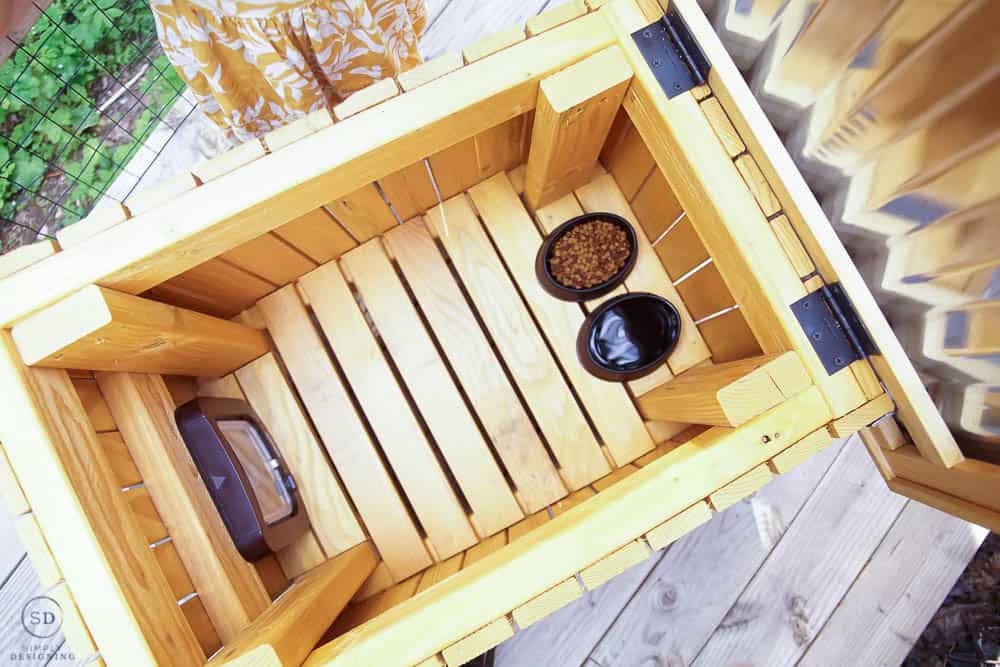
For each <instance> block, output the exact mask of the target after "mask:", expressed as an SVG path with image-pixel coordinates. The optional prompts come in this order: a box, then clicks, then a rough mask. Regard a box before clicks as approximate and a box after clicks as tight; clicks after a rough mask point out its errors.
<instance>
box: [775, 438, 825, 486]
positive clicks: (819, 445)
mask: <svg viewBox="0 0 1000 667" xmlns="http://www.w3.org/2000/svg"><path fill="white" fill-rule="evenodd" d="M831 444H833V438H832V437H831V436H830V433H829V431H827V430H825V429H820V430H819V431H816V432H815V433H810V434H809V435H807V436H806V437H804V438H802V440H800V441H798V442H796V443H795V444H794V445H792V446H791V447H789V448H788V449H786V450H785V451H783V452H781V453H780V454H778V455H777V456H775V457H774V458H773V459H771V467H772V468H774V471H775V472H776V473H778V474H779V475H783V474H785V473H786V472H789V471H791V470H792V469H794V468H796V467H797V466H799V465H801V464H803V463H805V462H806V461H807V460H809V459H811V458H812V457H813V456H816V455H817V454H819V453H820V452H821V451H823V450H824V449H826V448H827V447H829V446H830V445H831Z"/></svg>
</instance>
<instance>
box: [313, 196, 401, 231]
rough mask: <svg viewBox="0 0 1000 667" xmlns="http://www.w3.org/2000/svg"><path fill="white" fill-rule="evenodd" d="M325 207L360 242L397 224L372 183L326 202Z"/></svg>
mask: <svg viewBox="0 0 1000 667" xmlns="http://www.w3.org/2000/svg"><path fill="white" fill-rule="evenodd" d="M326 209H327V210H328V211H330V213H332V214H333V215H334V217H336V218H337V220H338V221H339V222H340V223H341V224H342V225H344V227H346V228H347V229H348V230H349V231H350V232H351V235H352V236H354V238H356V239H357V240H358V241H359V242H362V243H363V242H364V241H367V240H368V239H370V238H372V237H373V236H378V235H379V234H381V233H383V232H385V231H388V230H389V229H392V228H393V227H394V226H396V224H398V223H397V221H396V216H394V215H393V214H392V210H391V209H390V208H389V205H388V204H386V203H385V200H384V199H382V195H380V194H379V192H378V190H376V189H375V186H374V185H372V184H369V185H366V186H365V187H363V188H361V189H360V190H357V191H355V192H352V193H350V194H347V195H344V196H343V197H338V198H337V199H334V200H333V201H330V202H327V204H326Z"/></svg>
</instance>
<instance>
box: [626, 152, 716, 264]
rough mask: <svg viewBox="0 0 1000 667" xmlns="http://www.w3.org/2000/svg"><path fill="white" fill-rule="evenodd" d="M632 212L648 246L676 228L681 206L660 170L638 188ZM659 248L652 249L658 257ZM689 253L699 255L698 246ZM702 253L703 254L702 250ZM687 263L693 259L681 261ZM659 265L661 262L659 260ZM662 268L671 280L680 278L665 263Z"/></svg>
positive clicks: (681, 210) (687, 258) (690, 249)
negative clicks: (674, 225) (672, 226)
mask: <svg viewBox="0 0 1000 667" xmlns="http://www.w3.org/2000/svg"><path fill="white" fill-rule="evenodd" d="M632 211H633V212H634V213H635V217H636V219H638V220H639V224H640V225H642V231H643V232H645V234H646V238H647V239H649V242H650V243H654V242H656V241H657V240H658V239H659V238H660V236H661V235H662V234H663V232H665V231H666V230H667V229H668V228H670V226H671V225H673V224H674V223H675V222H678V224H679V221H678V217H679V216H680V215H681V213H683V209H682V208H681V204H680V202H678V201H677V197H676V196H675V195H674V191H673V190H672V189H671V188H670V184H669V183H667V179H666V178H664V176H663V172H661V171H660V170H659V169H654V170H653V172H652V173H651V174H650V175H649V178H647V179H646V182H645V183H643V184H642V187H641V188H639V192H637V193H636V195H635V198H634V199H633V200H632ZM674 230H676V227H674ZM672 234H673V230H672V231H670V232H669V233H668V234H667V238H670V237H671V235H672ZM679 237H680V235H678V236H676V237H673V238H674V240H676V239H678V238H679ZM699 244H700V242H699ZM659 247H660V243H657V244H656V245H655V246H653V249H654V250H656V252H657V255H659V254H660V250H659ZM688 252H690V253H692V254H693V255H694V257H697V256H698V255H699V250H698V247H697V246H694V247H692V248H689V250H688ZM701 252H704V251H703V250H702V251H701ZM685 254H687V252H686V253H685ZM690 259H692V258H691V257H690V256H685V257H684V261H690ZM661 261H663V260H662V256H661ZM664 268H666V269H667V273H668V274H669V275H670V277H671V278H673V279H674V280H676V279H677V278H679V277H680V276H681V275H682V274H678V275H674V274H673V273H672V272H671V271H670V270H669V268H668V267H667V265H666V262H664Z"/></svg>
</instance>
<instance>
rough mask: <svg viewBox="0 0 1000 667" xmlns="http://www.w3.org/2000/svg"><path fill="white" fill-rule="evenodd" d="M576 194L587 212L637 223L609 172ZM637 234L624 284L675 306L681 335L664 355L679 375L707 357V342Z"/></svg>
mask: <svg viewBox="0 0 1000 667" xmlns="http://www.w3.org/2000/svg"><path fill="white" fill-rule="evenodd" d="M576 196H577V198H578V199H579V200H580V204H582V205H583V209H584V210H585V211H587V212H588V213H589V212H593V211H610V212H611V213H617V214H618V215H620V216H622V217H623V218H625V219H626V220H628V221H629V222H630V223H632V224H633V225H636V226H638V225H639V222H638V221H637V220H636V218H635V214H634V213H632V209H631V208H630V207H629V205H628V202H627V201H625V198H624V195H623V193H622V192H621V191H620V190H619V189H618V187H617V186H616V185H615V181H614V180H613V179H612V178H611V176H609V175H606V174H605V175H600V176H597V177H596V178H594V180H592V181H591V182H590V183H588V184H587V185H585V186H583V187H581V188H578V189H577V190H576ZM636 237H637V240H638V247H639V250H638V257H637V259H636V263H635V268H634V269H632V273H630V274H629V276H628V278H627V279H626V280H625V286H626V287H627V288H628V290H629V291H630V292H650V293H652V294H658V295H659V296H662V297H664V298H666V299H667V300H668V301H670V302H671V303H673V304H674V305H675V306H676V307H677V310H678V312H679V313H680V316H681V335H680V338H679V339H678V341H677V347H676V348H674V351H673V352H672V353H671V354H670V357H669V358H668V359H667V364H668V365H669V366H670V370H671V371H672V372H673V373H674V375H678V374H680V373H683V372H684V371H686V370H687V369H689V368H692V367H694V366H696V365H698V364H700V363H701V362H703V361H705V360H706V359H708V358H709V351H708V346H706V345H705V341H704V340H702V337H701V334H700V333H699V332H698V327H696V326H695V325H694V319H693V318H692V317H691V314H690V313H688V312H687V309H686V308H684V306H683V301H682V300H681V298H680V295H679V294H678V293H677V289H676V288H675V287H674V285H673V283H672V282H671V281H670V277H669V276H668V275H667V272H666V271H665V270H664V268H663V264H662V263H660V260H659V258H658V257H657V256H656V253H655V252H654V251H653V246H652V245H651V244H650V243H649V240H648V239H647V238H646V237H645V236H644V235H643V234H636Z"/></svg>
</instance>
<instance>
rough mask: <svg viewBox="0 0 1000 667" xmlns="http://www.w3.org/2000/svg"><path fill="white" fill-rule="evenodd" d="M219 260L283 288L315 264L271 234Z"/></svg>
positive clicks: (254, 240) (248, 243)
mask: <svg viewBox="0 0 1000 667" xmlns="http://www.w3.org/2000/svg"><path fill="white" fill-rule="evenodd" d="M220 257H222V258H223V259H224V260H226V261H227V262H229V263H230V264H233V265H235V266H238V267H240V268H241V269H244V270H246V271H249V272H250V273H252V274H254V275H255V276H260V277H261V278H263V279H264V280H266V281H268V282H270V283H273V284H275V285H287V284H288V283H290V282H292V281H293V280H295V279H296V278H298V277H299V276H301V275H302V274H304V273H308V272H309V271H311V270H312V269H314V268H316V262H314V261H312V260H311V259H310V258H309V257H308V256H307V255H305V254H303V253H302V252H300V251H299V250H298V249H296V248H295V247H294V246H292V245H290V244H288V243H286V242H284V241H283V239H282V238H281V237H280V236H279V235H275V234H271V233H268V234H262V235H260V236H258V237H257V238H255V239H253V240H252V241H247V242H246V243H244V244H243V245H240V246H237V247H235V248H233V249H232V250H228V251H226V252H224V253H222V255H220Z"/></svg>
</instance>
